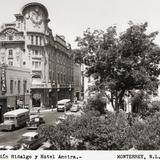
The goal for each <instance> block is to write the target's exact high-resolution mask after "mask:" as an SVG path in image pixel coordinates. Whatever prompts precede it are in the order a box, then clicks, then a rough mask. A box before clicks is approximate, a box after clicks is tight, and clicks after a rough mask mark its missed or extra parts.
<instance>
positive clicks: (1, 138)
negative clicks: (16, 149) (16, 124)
mask: <svg viewBox="0 0 160 160" xmlns="http://www.w3.org/2000/svg"><path fill="white" fill-rule="evenodd" d="M41 114H42V115H43V116H44V119H45V122H46V124H54V123H55V122H56V120H57V119H58V117H59V116H62V115H63V114H64V112H57V111H56V110H54V111H43V112H41ZM27 131H28V130H27V128H26V127H25V128H21V129H17V130H14V131H8V132H5V131H1V132H0V146H8V145H11V146H13V145H15V144H16V142H17V140H19V139H20V137H21V135H22V134H23V133H25V132H27Z"/></svg>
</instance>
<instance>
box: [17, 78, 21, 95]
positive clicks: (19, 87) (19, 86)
mask: <svg viewBox="0 0 160 160" xmlns="http://www.w3.org/2000/svg"><path fill="white" fill-rule="evenodd" d="M20 89H21V81H20V80H18V94H19V93H20Z"/></svg>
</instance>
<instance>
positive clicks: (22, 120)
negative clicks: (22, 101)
mask: <svg viewBox="0 0 160 160" xmlns="http://www.w3.org/2000/svg"><path fill="white" fill-rule="evenodd" d="M3 117H4V122H3V123H1V124H0V130H8V131H9V130H14V129H16V128H20V127H23V126H25V125H26V124H27V122H28V121H29V110H28V109H16V110H13V111H9V112H6V113H4V114H3Z"/></svg>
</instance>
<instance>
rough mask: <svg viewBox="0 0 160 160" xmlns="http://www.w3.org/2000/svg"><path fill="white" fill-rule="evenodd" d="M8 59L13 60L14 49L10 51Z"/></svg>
mask: <svg viewBox="0 0 160 160" xmlns="http://www.w3.org/2000/svg"><path fill="white" fill-rule="evenodd" d="M8 54H9V55H8V58H13V50H12V49H9V51H8Z"/></svg>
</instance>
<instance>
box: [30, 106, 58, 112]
mask: <svg viewBox="0 0 160 160" xmlns="http://www.w3.org/2000/svg"><path fill="white" fill-rule="evenodd" d="M38 110H40V113H44V112H52V111H56V110H57V109H56V108H53V109H45V108H41V107H32V108H31V109H30V112H31V113H38Z"/></svg>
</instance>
